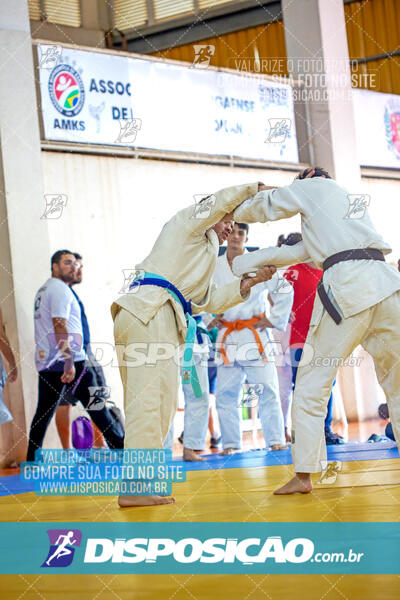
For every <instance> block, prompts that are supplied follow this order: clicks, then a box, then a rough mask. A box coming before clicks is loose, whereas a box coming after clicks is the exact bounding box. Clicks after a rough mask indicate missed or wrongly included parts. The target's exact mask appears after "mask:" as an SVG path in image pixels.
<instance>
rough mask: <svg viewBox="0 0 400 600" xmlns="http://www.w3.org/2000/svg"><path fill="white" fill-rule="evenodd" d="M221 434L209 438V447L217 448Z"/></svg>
mask: <svg viewBox="0 0 400 600" xmlns="http://www.w3.org/2000/svg"><path fill="white" fill-rule="evenodd" d="M221 441H222V436H219V437H211V438H210V448H219V447H220V445H221Z"/></svg>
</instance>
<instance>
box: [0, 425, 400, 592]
mask: <svg viewBox="0 0 400 600" xmlns="http://www.w3.org/2000/svg"><path fill="white" fill-rule="evenodd" d="M382 424H383V427H384V422H370V423H369V424H368V423H367V424H365V423H364V424H363V431H362V432H361V430H360V428H358V429H356V428H355V427H351V428H350V434H349V439H350V440H351V441H350V443H349V444H346V445H341V446H336V447H331V449H330V450H329V452H330V457H329V458H330V460H337V461H340V463H341V470H340V472H339V474H338V477H337V479H336V481H335V482H333V483H330V484H327V483H321V484H319V483H318V479H319V476H315V478H314V483H315V486H314V491H313V493H312V494H309V495H304V496H286V497H277V496H273V495H272V493H271V492H272V491H273V490H274V489H275V488H277V487H278V486H280V485H282V484H283V483H284V482H285V481H286V480H287V479H288V477H289V476H290V475H291V473H292V466H291V464H290V451H281V452H275V453H271V452H270V453H267V452H266V451H265V450H248V449H247V450H245V451H244V452H242V453H241V454H238V455H235V456H232V457H224V458H222V457H219V456H218V455H216V454H213V455H211V454H210V455H209V456H207V460H206V461H205V462H204V463H201V464H199V463H197V464H189V465H188V467H189V469H188V472H187V480H186V482H185V483H179V484H175V485H174V496H175V498H176V503H175V504H170V505H164V506H160V507H152V508H146V507H142V508H132V509H120V508H118V506H117V503H116V500H115V498H110V497H104V496H103V497H95V496H90V497H87V496H85V497H46V496H36V495H35V494H34V492H26V491H24V489H23V488H21V485H20V484H19V477H16V470H12V471H7V472H5V471H3V472H2V473H1V474H2V475H3V477H2V478H1V479H0V496H1V497H0V520H1V521H4V522H5V521H13V522H18V521H19V522H21V521H22V522H25V521H26V522H32V521H34V522H41V521H42V522H49V521H52V522H62V521H66V520H68V522H74V523H75V522H76V523H78V522H106V521H107V522H110V521H116V522H157V521H162V522H165V521H168V522H171V521H172V522H205V521H215V520H218V521H219V522H235V521H236V522H265V521H270V522H304V521H306V522H332V521H334V522H343V521H344V522H346V521H347V522H352V521H365V522H376V521H398V520H399V518H400V469H399V464H400V463H399V461H398V451H397V449H396V448H395V447H394V444H390V443H376V444H366V443H363V442H365V440H366V439H368V437H369V435H370V434H371V433H382V432H383V429H382ZM336 430H337V428H336ZM357 438H358V440H360V439H361V440H362V442H360V443H354V442H355V441H356V439H357ZM248 443H249V444H250V443H251V442H250V441H249V442H248ZM246 444H247V442H246ZM177 460H180V459H179V458H177ZM371 543H373V540H371ZM393 560H394V561H397V560H398V556H396V557H393ZM21 561H23V555H22V554H21ZM21 570H23V569H22V568H21ZM0 590H1V591H2V592H3V594H2V598H4V600H31V599H41V600H56V599H57V600H58V599H59V598H61V597H67V598H68V599H69V600H70V599H71V600H75V599H76V600H106V599H115V600H118V599H119V600H128V599H129V600H133V599H154V598H158V599H162V600H164V599H168V600H186V599H187V600H203V599H204V600H206V599H207V600H218V599H219V598H221V599H222V598H224V599H225V598H230V599H232V600H233V599H241V600H258V599H260V600H261V599H262V600H275V599H276V600H278V599H279V600H282V599H285V600H287V599H292V598H293V599H294V598H296V600H297V599H298V600H314V599H315V600H322V599H323V600H333V599H341V600H376V599H377V598H378V599H380V598H385V600H395V599H396V600H397V599H398V598H399V597H400V577H399V576H397V575H329V576H328V575H290V576H289V575H221V576H220V575H208V576H205V575H57V576H55V575H2V576H0Z"/></svg>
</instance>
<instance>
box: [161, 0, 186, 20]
mask: <svg viewBox="0 0 400 600" xmlns="http://www.w3.org/2000/svg"><path fill="white" fill-rule="evenodd" d="M153 4H154V18H155V19H156V20H157V21H158V20H160V19H168V18H171V17H175V16H177V15H181V14H182V13H188V12H189V13H190V12H193V11H194V2H193V0H174V1H173V2H171V0H154V2H153Z"/></svg>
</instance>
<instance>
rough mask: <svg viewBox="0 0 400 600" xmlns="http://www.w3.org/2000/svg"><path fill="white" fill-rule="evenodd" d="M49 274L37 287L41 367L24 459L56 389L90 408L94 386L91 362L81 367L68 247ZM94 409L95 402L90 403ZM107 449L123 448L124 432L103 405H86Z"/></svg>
mask: <svg viewBox="0 0 400 600" xmlns="http://www.w3.org/2000/svg"><path fill="white" fill-rule="evenodd" d="M51 269H52V276H51V277H50V279H48V280H47V281H46V283H45V284H44V285H43V286H42V287H41V288H40V289H39V290H38V292H37V294H36V296H35V303H34V322H35V344H36V353H35V363H36V368H37V370H38V372H39V394H38V396H39V397H38V405H37V408H36V412H35V415H34V417H33V420H32V424H31V428H30V432H29V445H28V454H27V460H29V461H32V460H34V455H35V450H37V449H39V448H41V447H42V443H43V439H44V436H45V434H46V430H47V427H48V425H49V423H50V421H51V418H52V416H53V414H54V411H55V409H56V407H57V404H58V401H59V398H60V394H61V392H62V391H63V388H64V385H65V386H66V389H65V390H64V392H63V393H70V394H71V395H74V396H75V397H76V398H77V399H78V400H80V402H81V403H82V404H83V406H84V407H85V408H86V409H88V405H89V403H90V400H91V398H90V390H89V388H90V387H92V386H96V378H95V375H94V373H93V369H92V368H91V367H88V366H85V360H86V352H85V350H84V348H83V332H82V319H81V309H80V307H79V304H78V301H77V299H76V298H75V296H74V294H73V293H72V292H71V289H70V287H69V284H70V283H71V282H72V281H74V278H75V270H76V259H75V256H74V254H73V253H72V252H70V251H69V250H58V251H57V252H56V253H55V254H53V256H52V258H51ZM93 408H94V407H93ZM89 412H90V416H91V418H92V420H93V421H94V422H95V423H96V425H97V426H98V427H99V429H100V430H101V431H102V433H103V434H104V437H105V438H106V440H107V443H108V445H109V446H110V448H122V447H123V436H122V435H121V432H120V431H118V428H117V427H116V426H115V422H114V420H113V418H112V416H111V414H110V412H109V410H108V408H107V407H106V406H103V407H102V408H100V409H99V407H98V406H96V409H95V410H94V409H93V410H90V408H89Z"/></svg>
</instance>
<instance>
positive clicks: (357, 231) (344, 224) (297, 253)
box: [233, 177, 400, 324]
mask: <svg viewBox="0 0 400 600" xmlns="http://www.w3.org/2000/svg"><path fill="white" fill-rule="evenodd" d="M357 207H358V209H359V210H358V211H357V210H356V209H357ZM298 213H299V214H300V215H301V232H302V236H303V241H302V242H300V243H299V244H296V245H295V246H281V247H280V248H277V247H271V248H265V249H262V250H258V251H255V252H251V253H248V254H245V255H243V256H239V257H236V258H235V259H234V261H233V270H234V272H235V274H236V275H238V276H239V275H242V274H243V273H246V272H249V271H251V270H252V269H253V270H254V269H255V268H257V267H259V266H261V265H265V264H270V265H276V266H277V267H284V266H289V265H293V264H296V263H301V262H306V261H308V260H310V259H311V260H313V261H314V263H315V264H316V265H317V267H318V268H320V269H321V268H322V263H323V262H324V260H325V259H326V258H328V257H329V256H331V255H332V254H336V253H337V252H341V251H343V250H350V249H354V248H377V249H378V250H381V251H382V252H383V254H388V253H390V252H391V248H390V246H389V244H387V243H386V242H385V241H384V240H383V239H382V237H381V236H380V235H379V234H378V233H377V231H376V230H375V228H374V226H373V224H372V222H371V219H370V217H369V215H368V211H367V209H366V207H365V206H364V207H363V206H360V203H358V205H357V203H356V200H355V199H354V195H353V197H352V196H351V195H349V194H348V192H347V190H345V189H344V188H342V187H340V186H339V185H338V184H337V183H336V182H335V181H334V180H333V179H324V178H321V177H315V178H311V179H302V180H300V179H296V180H295V181H294V182H293V183H292V184H291V185H288V186H285V187H282V188H278V189H274V190H264V191H261V192H259V193H258V194H256V195H255V197H254V198H251V199H249V200H247V201H246V202H244V203H243V204H242V205H241V206H239V207H238V208H237V209H236V210H235V213H234V217H235V220H236V221H238V222H242V223H256V222H261V223H265V222H266V221H276V220H279V219H286V218H288V217H292V216H294V215H296V214H298ZM324 286H325V288H326V290H327V291H328V289H330V292H331V294H332V296H333V299H334V300H335V302H336V304H337V306H338V308H339V310H340V312H341V313H342V315H343V316H344V317H345V318H347V317H350V316H352V315H355V314H357V313H359V312H361V311H363V310H365V309H367V308H370V307H371V306H374V305H375V304H377V303H378V302H380V301H381V300H383V299H384V298H387V297H388V296H391V295H392V294H393V293H394V292H396V291H397V290H399V289H400V275H399V273H398V272H397V271H396V270H395V269H394V268H393V267H392V266H391V265H389V264H388V263H385V262H381V261H374V260H349V261H346V262H341V263H338V264H335V265H333V266H332V267H331V268H330V269H328V270H327V271H326V272H325V273H324ZM314 312H315V311H314ZM320 313H321V314H322V305H321V311H320ZM319 316H321V315H315V314H313V317H312V323H311V324H315V323H314V322H315V319H318V318H319Z"/></svg>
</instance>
